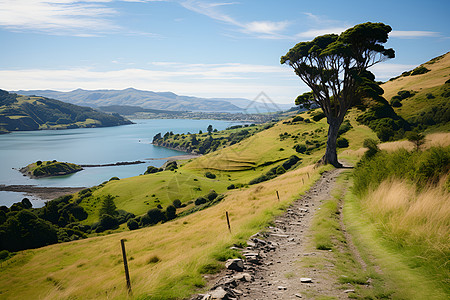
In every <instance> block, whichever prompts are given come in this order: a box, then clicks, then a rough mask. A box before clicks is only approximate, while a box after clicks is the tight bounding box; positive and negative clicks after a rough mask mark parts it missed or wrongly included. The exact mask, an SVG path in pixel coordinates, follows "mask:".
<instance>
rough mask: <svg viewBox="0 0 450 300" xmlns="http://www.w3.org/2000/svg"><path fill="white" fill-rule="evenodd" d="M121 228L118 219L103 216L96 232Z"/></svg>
mask: <svg viewBox="0 0 450 300" xmlns="http://www.w3.org/2000/svg"><path fill="white" fill-rule="evenodd" d="M118 227H119V222H118V221H117V219H116V218H115V217H113V216H110V215H106V214H105V215H102V216H101V217H100V223H99V225H98V227H97V229H96V230H95V231H96V232H102V231H105V230H108V229H116V228H118Z"/></svg>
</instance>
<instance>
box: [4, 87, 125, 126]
mask: <svg viewBox="0 0 450 300" xmlns="http://www.w3.org/2000/svg"><path fill="white" fill-rule="evenodd" d="M126 124H132V122H131V121H129V120H127V119H125V118H123V117H122V116H120V115H119V114H116V113H115V114H114V113H113V114H107V113H104V112H100V111H97V110H94V109H92V108H91V107H83V106H78V105H74V104H70V103H65V102H62V101H58V100H54V99H49V98H45V97H33V96H22V95H18V94H15V93H8V92H7V91H4V90H0V133H8V132H10V131H23V130H39V129H70V128H83V127H109V126H118V125H126Z"/></svg>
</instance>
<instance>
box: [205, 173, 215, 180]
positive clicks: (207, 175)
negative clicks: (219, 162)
mask: <svg viewBox="0 0 450 300" xmlns="http://www.w3.org/2000/svg"><path fill="white" fill-rule="evenodd" d="M205 177H207V178H210V179H214V178H216V175H215V174H213V173H211V172H206V173H205Z"/></svg>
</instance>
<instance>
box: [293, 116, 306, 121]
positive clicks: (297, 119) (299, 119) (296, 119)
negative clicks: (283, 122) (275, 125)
mask: <svg viewBox="0 0 450 300" xmlns="http://www.w3.org/2000/svg"><path fill="white" fill-rule="evenodd" d="M303 120H304V119H303V118H302V117H301V116H296V117H294V119H292V122H301V121H303Z"/></svg>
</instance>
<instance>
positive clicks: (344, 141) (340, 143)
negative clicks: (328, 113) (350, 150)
mask: <svg viewBox="0 0 450 300" xmlns="http://www.w3.org/2000/svg"><path fill="white" fill-rule="evenodd" d="M336 146H337V147H338V148H347V147H348V140H347V139H346V138H344V137H340V138H338V139H337V141H336Z"/></svg>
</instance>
